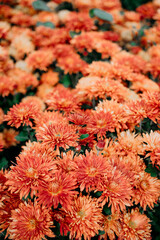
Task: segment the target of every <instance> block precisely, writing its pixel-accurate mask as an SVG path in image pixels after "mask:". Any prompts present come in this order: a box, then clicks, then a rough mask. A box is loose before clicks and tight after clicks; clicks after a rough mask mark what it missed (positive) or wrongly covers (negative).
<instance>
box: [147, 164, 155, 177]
mask: <svg viewBox="0 0 160 240" xmlns="http://www.w3.org/2000/svg"><path fill="white" fill-rule="evenodd" d="M145 172H147V173H150V174H151V177H157V170H156V168H154V167H153V166H152V164H149V165H148V166H147V168H146V169H145Z"/></svg>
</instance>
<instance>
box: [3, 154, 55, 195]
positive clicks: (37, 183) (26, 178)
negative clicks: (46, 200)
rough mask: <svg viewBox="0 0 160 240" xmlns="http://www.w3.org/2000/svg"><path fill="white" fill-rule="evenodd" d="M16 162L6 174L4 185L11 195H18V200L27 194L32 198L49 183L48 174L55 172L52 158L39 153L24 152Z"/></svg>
mask: <svg viewBox="0 0 160 240" xmlns="http://www.w3.org/2000/svg"><path fill="white" fill-rule="evenodd" d="M16 160H17V165H16V166H11V170H10V171H9V172H8V173H7V174H6V178H7V182H6V184H7V185H8V186H9V190H10V191H11V193H13V192H15V193H20V198H22V197H27V196H28V194H29V193H30V194H31V197H33V195H35V194H36V193H37V191H38V190H39V189H41V188H42V187H43V186H44V185H45V184H46V183H48V181H50V174H53V173H54V172H55V170H56V164H55V161H53V160H52V157H50V156H48V155H47V154H42V153H40V152H39V153H38V152H34V151H32V152H30V153H29V152H28V154H25V152H24V153H22V154H20V156H19V158H18V157H17V158H16Z"/></svg>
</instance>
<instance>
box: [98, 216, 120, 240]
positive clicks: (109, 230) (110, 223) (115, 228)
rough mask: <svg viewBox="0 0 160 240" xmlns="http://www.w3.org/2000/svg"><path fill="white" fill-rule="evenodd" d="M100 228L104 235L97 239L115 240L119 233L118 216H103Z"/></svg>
mask: <svg viewBox="0 0 160 240" xmlns="http://www.w3.org/2000/svg"><path fill="white" fill-rule="evenodd" d="M102 227H103V231H105V233H104V234H103V235H101V236H100V238H99V239H104V240H107V239H108V237H109V239H110V240H114V239H116V236H119V234H120V231H121V223H120V215H119V214H117V213H116V214H112V215H108V216H103V221H102ZM115 235H116V236H115Z"/></svg>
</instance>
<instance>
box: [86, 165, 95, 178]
mask: <svg viewBox="0 0 160 240" xmlns="http://www.w3.org/2000/svg"><path fill="white" fill-rule="evenodd" d="M87 174H88V176H90V177H95V175H96V174H97V172H96V168H95V167H90V168H89V169H87Z"/></svg>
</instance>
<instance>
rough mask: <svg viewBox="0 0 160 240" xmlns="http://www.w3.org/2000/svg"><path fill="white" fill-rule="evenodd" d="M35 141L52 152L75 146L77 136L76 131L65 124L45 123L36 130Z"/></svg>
mask: <svg viewBox="0 0 160 240" xmlns="http://www.w3.org/2000/svg"><path fill="white" fill-rule="evenodd" d="M36 137H37V140H39V141H42V145H44V146H48V147H49V148H50V149H51V150H52V151H53V150H55V147H57V148H56V149H57V151H59V148H60V147H63V148H64V149H65V150H66V148H68V147H69V146H73V147H74V146H77V141H78V134H76V129H75V128H73V127H72V126H71V125H69V124H66V123H57V124H53V123H51V124H50V123H47V124H43V125H42V126H41V127H39V128H38V129H37V133H36Z"/></svg>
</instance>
